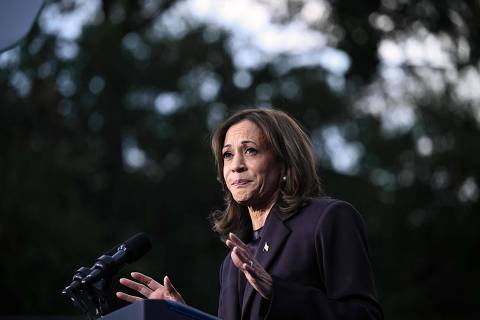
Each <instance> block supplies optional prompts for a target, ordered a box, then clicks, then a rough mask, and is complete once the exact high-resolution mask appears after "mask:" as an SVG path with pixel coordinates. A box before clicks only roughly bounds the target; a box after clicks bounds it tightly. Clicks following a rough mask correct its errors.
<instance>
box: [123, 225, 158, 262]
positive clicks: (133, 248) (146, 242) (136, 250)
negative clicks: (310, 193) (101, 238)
mask: <svg viewBox="0 0 480 320" xmlns="http://www.w3.org/2000/svg"><path fill="white" fill-rule="evenodd" d="M124 246H125V248H126V250H125V252H126V253H127V257H128V258H127V259H128V261H129V262H132V261H137V260H138V259H140V258H141V257H143V255H145V253H147V252H148V251H150V249H152V243H151V242H150V239H149V238H148V236H147V235H146V234H145V233H143V232H140V233H137V234H136V235H134V236H133V237H131V238H130V239H128V240H127V241H125V243H124Z"/></svg>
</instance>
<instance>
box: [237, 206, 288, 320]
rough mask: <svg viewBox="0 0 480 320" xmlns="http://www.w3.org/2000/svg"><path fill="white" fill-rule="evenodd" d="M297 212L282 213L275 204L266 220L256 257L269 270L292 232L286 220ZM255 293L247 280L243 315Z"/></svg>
mask: <svg viewBox="0 0 480 320" xmlns="http://www.w3.org/2000/svg"><path fill="white" fill-rule="evenodd" d="M295 214H296V213H294V214H292V215H288V216H287V215H285V214H282V213H281V212H280V210H279V209H278V206H276V205H275V206H274V207H273V208H272V210H271V211H270V213H269V215H268V217H267V220H266V221H265V226H264V230H263V233H262V239H261V242H260V245H259V247H258V249H257V252H256V253H255V258H256V259H257V261H258V262H259V263H260V265H261V266H262V267H263V268H264V269H265V270H266V271H267V272H268V268H269V266H270V265H271V264H272V262H273V261H274V259H275V257H276V256H277V255H278V254H279V253H280V251H281V249H282V248H283V244H284V242H285V241H286V240H287V238H288V236H289V234H290V232H291V231H290V229H289V228H288V227H287V226H286V225H285V223H284V222H285V221H286V220H288V219H290V218H291V217H292V216H293V215H295ZM253 294H254V289H253V287H252V286H251V285H250V283H248V282H247V285H246V287H245V292H244V295H243V305H242V317H243V315H244V314H245V310H246V309H247V308H248V305H249V303H250V302H251V299H252V297H253Z"/></svg>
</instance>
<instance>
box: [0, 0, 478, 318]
mask: <svg viewBox="0 0 480 320" xmlns="http://www.w3.org/2000/svg"><path fill="white" fill-rule="evenodd" d="M261 2H262V1H261ZM279 2H281V1H279ZM310 2H311V1H310ZM314 2H315V1H314ZM320 2H321V4H322V5H323V6H324V8H327V9H328V10H326V11H325V13H324V15H323V16H322V17H321V19H320V18H319V19H318V20H315V19H313V20H310V21H309V23H310V27H311V28H312V29H314V30H317V31H318V32H321V33H322V34H323V35H324V36H325V37H326V41H327V45H328V46H329V47H330V48H334V49H336V50H338V51H335V52H337V53H338V52H340V53H343V54H344V55H345V56H346V57H348V61H349V63H350V65H349V67H348V69H347V70H346V71H345V72H341V73H338V72H337V73H336V72H335V71H332V70H329V69H328V68H326V67H325V64H324V65H323V67H322V66H321V65H319V64H303V65H302V64H298V63H295V56H294V55H289V54H288V53H284V54H279V55H276V56H274V57H271V59H267V60H265V61H264V62H263V63H261V64H259V65H257V66H254V67H252V68H244V67H242V66H239V64H238V63H236V62H235V55H236V54H238V48H239V46H238V45H237V46H232V45H231V41H232V36H231V34H230V32H228V31H226V30H222V29H221V28H220V27H218V26H216V25H214V24H208V23H206V24H202V23H198V22H197V23H193V22H192V21H189V20H188V19H185V18H179V17H178V14H177V11H176V8H178V5H179V4H181V1H106V0H104V1H96V2H95V1H93V2H91V3H97V4H98V8H97V9H96V10H95V11H94V13H93V14H92V16H93V18H92V19H91V21H90V22H89V23H86V24H85V26H84V28H83V30H82V33H81V34H80V35H79V36H78V37H74V38H73V39H67V38H65V37H62V36H60V35H59V34H58V33H55V32H50V31H48V30H47V29H48V28H47V27H45V21H47V20H48V21H54V20H55V19H58V20H59V21H62V20H61V19H66V20H68V19H73V15H74V13H75V12H77V11H79V10H80V11H81V10H84V8H83V7H82V5H79V3H82V2H81V1H79V2H78V3H77V2H75V1H68V0H65V1H50V2H47V5H46V7H45V8H44V12H43V13H42V14H41V15H40V18H39V23H37V24H35V25H34V28H33V30H32V32H31V33H30V34H29V36H28V38H27V39H25V41H24V42H22V43H21V45H20V46H19V47H17V48H15V49H13V50H10V51H9V52H6V53H4V54H2V55H1V56H0V146H1V151H0V190H1V193H0V214H1V215H0V243H1V244H2V255H1V256H2V258H1V261H2V262H1V263H0V274H1V282H0V288H1V290H2V298H1V299H0V310H1V311H0V314H1V315H14V314H17V315H40V314H43V315H55V314H57V315H58V314H65V315H77V314H78V312H77V310H75V309H74V308H73V307H72V306H71V305H70V304H69V302H68V301H66V300H64V298H63V297H61V296H60V291H61V289H62V288H63V287H64V286H65V285H66V284H68V283H69V281H70V279H71V276H72V275H73V273H74V271H75V270H76V269H77V268H78V267H79V266H90V265H91V264H92V263H93V262H94V260H95V258H96V257H97V256H99V255H100V254H101V253H102V252H104V251H106V250H107V249H109V248H111V247H112V246H113V245H115V244H117V243H120V242H121V241H123V240H125V239H127V238H128V237H130V236H131V235H133V234H134V233H136V232H138V231H145V232H147V233H148V234H149V235H150V236H151V239H152V241H153V244H154V248H153V250H152V251H151V252H150V253H148V254H147V255H146V256H145V257H144V258H143V259H142V260H141V261H140V262H138V263H136V264H135V265H132V266H128V267H127V268H125V269H124V270H122V274H123V275H124V274H127V273H128V272H129V271H131V270H141V271H144V272H146V273H148V274H151V275H153V276H155V277H156V278H157V279H161V278H162V277H163V275H164V274H168V275H169V276H170V277H171V279H172V281H173V283H174V284H175V286H176V287H177V289H178V290H179V291H180V292H181V293H182V294H183V296H184V298H185V299H186V301H187V302H188V303H190V304H191V305H193V306H195V307H198V308H200V309H203V310H206V311H208V312H210V313H215V312H216V303H217V302H216V300H217V290H218V281H217V279H218V266H219V264H220V262H221V260H222V258H223V257H224V255H225V254H226V249H225V247H224V245H223V244H222V243H221V242H220V241H219V240H218V238H217V237H216V236H215V234H213V232H211V231H210V226H209V223H208V220H207V217H208V215H209V213H210V212H212V211H213V210H214V209H217V208H221V207H222V194H221V190H220V185H219V184H218V182H217V181H216V176H215V171H214V165H213V159H212V156H211V154H210V151H209V143H208V141H209V134H210V132H211V128H213V127H214V126H215V124H217V123H218V122H219V121H221V120H222V119H223V118H224V117H225V116H226V115H228V114H230V113H231V112H233V111H234V110H236V109H238V108H239V107H241V106H275V107H277V108H280V109H282V110H285V111H287V112H289V113H290V114H292V115H293V116H294V117H296V118H297V119H298V120H299V121H301V122H302V123H303V124H304V126H305V127H306V128H307V129H308V130H309V132H310V133H311V135H312V138H313V140H314V142H315V145H316V147H317V151H318V156H319V163H318V170H319V173H320V175H321V177H322V180H323V183H324V187H325V189H326V191H327V193H328V194H329V195H330V196H333V197H337V198H341V199H344V200H347V201H349V202H351V203H353V204H354V205H355V206H356V207H357V208H358V209H359V211H360V212H361V213H362V214H363V215H364V217H365V219H366V221H367V224H368V230H369V239H370V245H371V249H372V259H373V265H374V269H375V272H376V280H377V288H378V293H379V298H380V301H381V304H382V306H383V308H384V311H385V315H386V318H388V319H468V318H477V317H478V316H479V311H478V302H479V301H480V294H479V293H478V292H479V287H480V281H479V276H478V270H479V266H480V264H479V262H478V259H476V258H474V257H475V256H477V255H478V253H479V252H480V242H479V234H478V232H477V230H478V227H479V220H480V217H479V189H478V183H479V179H480V166H479V161H478V159H477V157H478V152H479V146H480V143H479V141H480V140H479V139H480V130H479V123H480V122H479V121H480V107H479V100H480V94H479V92H480V80H479V79H480V76H479V45H480V38H479V37H480V36H479V34H480V33H479V32H478V21H480V5H479V2H478V1H473V0H471V1H447V0H439V1H433V0H432V1H430V0H423V1H411V0H384V1H334V0H330V1H320ZM86 3H90V2H86ZM262 3H264V4H265V5H271V3H270V2H268V1H263V2H262ZM282 3H284V4H285V6H284V9H285V10H283V11H278V12H277V11H275V12H274V13H273V16H274V18H275V19H274V21H273V23H275V24H278V25H286V24H288V23H290V22H292V21H294V20H295V19H299V18H300V17H301V16H302V14H303V15H305V12H306V11H308V10H311V8H312V7H310V9H309V8H308V7H307V8H305V6H306V5H307V3H308V2H302V1H293V0H292V1H284V2H282ZM310 5H311V4H310ZM272 10H273V9H272ZM46 12H48V15H47V13H46ZM42 15H43V16H42ZM175 19H177V20H175ZM42 21H43V22H42ZM178 21H180V22H181V23H180V22H178ZM172 30H173V31H172ZM432 39H433V40H432ZM414 40H415V41H417V43H418V44H423V45H425V47H426V48H428V49H429V50H430V52H431V51H432V50H433V53H434V54H436V53H438V54H440V55H442V57H444V61H447V62H444V63H435V59H434V60H433V62H432V60H429V56H428V54H425V52H424V51H421V52H420V54H417V60H415V59H403V60H402V59H400V60H397V62H395V63H393V64H392V63H390V64H389V63H388V61H385V59H382V58H381V57H382V56H381V55H379V52H382V50H384V49H385V48H386V47H385V45H388V44H395V45H397V46H398V47H399V48H403V49H401V50H406V51H405V52H408V50H413V49H412V48H411V47H410V49H408V48H409V47H408V46H409V44H411V43H412V41H414ZM435 43H436V44H439V46H438V48H437V47H435ZM387 47H388V46H387ZM413 48H415V46H414V47H413ZM318 52H319V53H321V52H322V49H318ZM407 55H408V54H407ZM422 59H424V60H422ZM419 61H420V62H419ZM327 65H328V63H327ZM402 119H403V120H402ZM405 119H406V120H405ZM342 157H343V158H342ZM342 161H347V162H346V163H347V165H342V163H344V162H342Z"/></svg>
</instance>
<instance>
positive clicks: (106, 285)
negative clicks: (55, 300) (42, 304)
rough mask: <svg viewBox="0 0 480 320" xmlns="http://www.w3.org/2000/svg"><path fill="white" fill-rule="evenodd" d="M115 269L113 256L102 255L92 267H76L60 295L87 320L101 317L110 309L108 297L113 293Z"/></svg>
mask: <svg viewBox="0 0 480 320" xmlns="http://www.w3.org/2000/svg"><path fill="white" fill-rule="evenodd" d="M116 269H117V268H116V267H115V261H114V260H113V258H112V257H111V256H108V255H102V256H101V257H100V258H98V259H97V261H96V262H95V264H94V265H93V267H92V268H86V267H81V268H80V269H78V270H77V272H76V273H75V275H74V276H73V281H72V283H71V284H70V285H69V286H67V287H66V288H65V289H63V291H62V295H64V296H65V297H67V298H68V299H69V300H70V302H72V303H73V305H74V306H75V307H77V308H79V309H80V310H81V311H82V312H83V313H84V314H85V315H86V316H87V318H88V319H89V320H94V319H96V318H99V317H102V316H104V315H106V314H108V313H109V312H110V309H111V308H110V305H109V303H108V297H109V296H112V294H113V293H112V291H111V276H113V275H114V274H115V273H116V271H117V270H116Z"/></svg>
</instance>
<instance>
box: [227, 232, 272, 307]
mask: <svg viewBox="0 0 480 320" xmlns="http://www.w3.org/2000/svg"><path fill="white" fill-rule="evenodd" d="M226 244H227V246H228V247H229V248H230V249H231V250H232V253H231V257H232V261H233V264H234V265H235V266H236V267H237V268H238V269H239V270H240V271H242V272H243V273H244V274H245V277H246V278H247V280H248V282H249V283H250V284H251V285H252V287H253V288H254V289H255V290H257V291H258V293H259V294H260V295H261V296H262V297H264V298H265V299H270V297H271V296H272V277H271V276H270V275H269V274H268V272H267V271H266V270H265V269H264V268H263V267H262V266H261V265H260V263H258V261H257V260H256V259H255V258H254V256H253V253H252V252H251V251H250V250H249V249H248V247H247V245H246V244H245V243H243V242H242V240H240V239H239V238H238V237H237V236H236V235H235V234H233V233H230V234H229V235H228V239H227V241H226Z"/></svg>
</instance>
